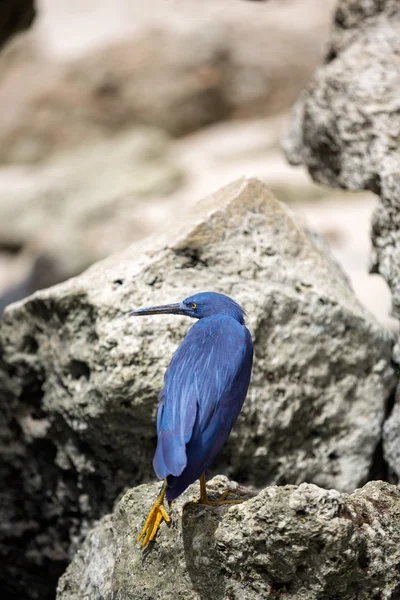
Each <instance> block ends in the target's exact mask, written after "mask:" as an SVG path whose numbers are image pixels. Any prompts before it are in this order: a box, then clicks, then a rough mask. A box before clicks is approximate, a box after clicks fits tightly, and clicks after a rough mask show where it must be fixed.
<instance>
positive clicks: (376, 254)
mask: <svg viewBox="0 0 400 600" xmlns="http://www.w3.org/2000/svg"><path fill="white" fill-rule="evenodd" d="M399 56H400V3H399V2H398V1H397V0H341V1H340V2H339V5H338V8H337V11H336V16H335V27H334V30H333V34H332V41H331V47H330V50H329V52H328V55H327V60H326V64H325V66H324V67H322V68H320V69H319V71H317V73H316V75H315V77H314V79H313V80H312V81H311V83H310V84H309V86H308V88H307V89H306V90H305V91H304V92H303V94H302V96H301V98H300V100H299V101H298V103H297V106H296V107H295V110H294V112H293V118H292V123H291V126H290V128H289V131H288V133H287V136H286V139H285V142H284V147H285V150H286V154H287V156H288V158H289V160H290V162H292V163H293V164H304V165H306V166H307V168H308V169H309V171H310V173H311V175H312V177H313V178H314V179H315V180H316V181H319V182H321V183H325V184H328V185H332V186H340V187H344V188H348V189H353V190H354V189H369V190H372V191H373V192H375V193H376V194H378V195H379V196H380V201H379V204H378V206H377V208H376V210H375V213H374V217H373V222H372V243H373V254H372V259H371V270H372V271H373V272H377V273H380V274H381V275H382V276H383V277H384V278H385V280H386V281H387V282H388V284H389V287H390V289H391V291H392V307H393V314H394V316H396V317H397V318H400V204H399V198H400V61H399ZM393 359H394V361H395V362H396V363H397V364H400V343H399V341H398V340H397V342H396V344H395V346H394V350H393ZM397 414H398V408H397V409H396V412H395V414H394V415H393V417H392V418H391V420H390V422H389V423H388V425H387V427H386V428H385V432H386V433H385V436H386V437H385V441H384V443H385V444H386V449H385V454H386V456H387V457H388V459H389V462H390V466H391V468H392V469H393V470H394V471H395V473H396V474H397V476H398V477H400V465H399V461H398V459H396V460H394V462H392V459H394V456H398V455H399V453H400V427H398V426H396V425H395V423H398V418H397V416H396V415H397ZM389 431H390V435H389V433H388V432H389ZM388 436H389V437H388ZM389 438H390V439H389ZM396 446H397V449H396Z"/></svg>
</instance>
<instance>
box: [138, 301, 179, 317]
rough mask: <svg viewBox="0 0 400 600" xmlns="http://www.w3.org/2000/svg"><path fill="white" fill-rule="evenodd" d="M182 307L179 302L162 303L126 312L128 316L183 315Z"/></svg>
mask: <svg viewBox="0 0 400 600" xmlns="http://www.w3.org/2000/svg"><path fill="white" fill-rule="evenodd" d="M184 314H185V312H184V309H183V308H182V306H181V305H180V304H162V305H161V306H149V307H148V308H138V309H137V310H131V311H129V312H128V316H129V317H142V316H146V315H184Z"/></svg>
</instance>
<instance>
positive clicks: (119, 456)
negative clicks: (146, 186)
mask: <svg viewBox="0 0 400 600" xmlns="http://www.w3.org/2000/svg"><path fill="white" fill-rule="evenodd" d="M166 229H167V230H168V229H170V231H169V233H168V234H167V235H165V236H162V237H161V238H153V239H149V240H146V241H144V242H142V243H140V244H137V245H133V246H131V247H130V248H128V249H127V250H126V251H124V252H122V253H120V254H117V255H115V256H113V257H111V258H109V259H106V260H105V261H103V262H101V263H98V264H96V265H94V266H93V267H92V268H90V269H89V270H88V271H86V273H84V274H82V275H81V276H79V277H77V278H75V279H71V280H69V281H67V282H65V283H63V284H61V285H59V286H56V287H54V288H51V289H49V290H45V291H41V292H38V293H36V294H34V295H33V296H31V297H30V298H29V299H27V300H26V301H24V302H21V303H19V304H14V305H12V306H10V307H8V308H6V310H5V312H4V316H3V319H2V321H1V324H0V342H1V344H2V345H3V350H4V352H3V354H4V357H3V359H4V362H5V366H6V369H7V373H9V374H12V382H13V391H12V393H11V392H9V394H8V397H6V398H5V399H4V404H5V407H8V406H9V405H10V404H11V403H12V405H13V407H14V409H13V415H9V414H8V413H7V412H6V413H5V417H4V423H5V431H7V432H9V438H10V439H11V440H17V441H18V443H19V444H20V445H21V446H22V448H23V453H24V454H23V456H24V460H23V461H19V460H17V458H16V456H15V453H14V450H12V448H13V446H12V445H11V449H10V453H9V456H8V457H7V460H8V461H9V463H11V465H12V467H13V468H14V472H15V478H14V479H15V481H17V480H20V479H21V480H22V481H25V480H26V479H27V478H28V479H29V481H28V483H27V484H26V487H24V485H25V484H24V485H23V486H22V488H21V486H20V485H16V483H12V481H13V480H11V483H10V484H9V486H8V488H7V490H6V492H5V491H2V490H0V495H1V494H2V493H7V494H8V496H9V497H10V498H11V500H12V501H13V502H14V504H15V506H14V505H13V506H14V508H12V509H10V510H9V511H8V512H6V515H5V517H4V518H3V517H2V519H3V520H6V521H7V522H8V523H12V524H13V526H15V530H17V529H18V527H23V526H25V524H26V520H27V516H28V515H31V514H32V512H33V513H34V514H35V515H36V517H35V519H36V520H35V519H34V520H33V522H34V523H35V526H36V527H37V530H38V536H39V534H40V543H41V544H42V546H44V547H45V548H46V552H48V553H49V554H51V553H54V548H58V554H57V556H58V557H61V559H62V560H66V556H67V552H68V551H69V547H70V544H71V543H72V544H73V545H74V544H75V541H76V540H77V539H78V538H79V535H80V534H81V530H82V529H83V530H85V528H86V527H87V525H88V524H90V523H91V522H92V521H93V520H94V519H96V518H98V517H101V516H102V515H103V514H104V513H105V512H107V511H109V510H110V509H111V506H112V504H113V502H114V500H115V498H116V496H117V494H118V493H119V492H120V491H121V490H122V489H123V488H124V487H125V486H131V485H133V484H137V483H141V482H144V481H146V480H148V479H150V478H153V477H154V474H153V471H152V466H151V459H152V455H153V452H154V448H155V437H156V436H155V410H156V406H157V402H158V400H157V397H158V393H159V390H160V388H161V385H162V377H163V373H164V371H165V369H166V367H167V365H168V362H169V360H170V358H171V356H172V353H173V352H174V350H175V349H176V347H177V345H178V344H179V343H180V341H181V340H182V338H183V336H184V334H185V333H186V332H187V330H188V328H189V327H190V325H191V324H192V322H191V321H190V320H188V319H186V318H182V317H174V316H170V317H165V318H162V317H153V318H146V319H140V320H139V319H136V320H132V319H129V318H128V317H127V315H126V313H127V311H128V310H129V309H131V308H134V307H138V306H143V305H149V304H158V303H161V302H166V301H172V302H174V301H178V300H180V299H182V298H184V297H186V296H187V295H189V294H191V293H193V292H195V291H201V290H215V291H222V292H225V293H227V294H230V295H232V296H233V297H234V298H236V299H237V300H238V301H239V302H240V303H241V304H242V305H243V306H244V307H245V308H246V309H247V311H248V319H247V322H248V326H249V328H250V330H251V332H252V334H253V337H254V342H255V363H254V371H253V378H252V384H251V388H250V391H249V394H248V398H247V400H246V402H245V406H244V410H243V414H242V416H241V418H240V419H239V421H238V423H237V425H236V426H235V428H234V431H233V432H232V435H231V438H230V440H229V442H228V444H227V445H226V447H225V449H224V451H223V452H222V454H221V456H220V457H218V460H217V461H216V464H215V465H214V472H223V473H226V474H228V475H231V476H233V477H235V478H237V480H239V481H240V482H241V483H243V482H250V483H252V484H254V485H257V486H261V485H265V484H270V483H282V484H284V483H301V482H302V481H305V480H307V481H310V482H312V483H317V484H318V485H321V486H326V487H336V488H337V489H339V490H347V491H351V490H353V489H354V488H355V487H356V486H357V485H360V484H361V483H363V482H364V481H366V479H367V478H368V473H369V471H370V469H371V466H372V462H373V456H374V452H375V449H376V447H377V445H378V443H379V440H380V437H381V426H382V422H383V419H384V413H385V404H386V400H387V398H388V396H389V395H390V394H391V391H392V389H393V386H394V383H395V380H394V372H393V368H392V366H391V362H390V356H391V340H390V338H389V337H388V336H387V334H386V333H385V332H384V331H383V330H382V328H381V327H380V326H379V325H378V324H377V322H376V321H375V320H374V319H373V317H372V316H371V315H370V314H369V313H368V312H367V311H366V309H364V308H363V307H362V306H361V305H360V303H359V302H358V301H357V299H356V298H355V296H354V294H353V292H352V290H351V289H350V287H349V285H348V283H347V280H346V279H345V277H344V276H343V275H342V274H341V273H340V270H339V267H338V266H337V265H336V264H335V263H334V261H333V259H332V258H331V257H330V255H329V254H327V250H326V248H325V247H324V245H323V244H322V243H321V241H320V240H319V239H318V238H316V237H315V236H314V235H311V234H309V233H308V231H307V230H306V229H305V228H304V227H303V225H302V224H301V223H300V222H299V221H297V220H296V219H295V218H294V217H293V215H292V214H291V212H290V211H289V210H288V208H287V207H285V206H284V205H283V204H281V203H280V202H278V201H277V200H276V199H275V198H274V197H272V196H271V194H270V193H269V192H268V190H267V189H266V187H265V185H264V184H262V183H261V182H259V181H257V180H253V179H249V180H247V179H242V180H239V181H237V182H234V183H232V184H231V185H230V186H228V187H226V188H224V189H222V190H220V191H219V192H218V193H216V194H214V195H213V196H211V197H210V198H208V199H206V200H205V201H203V202H202V203H199V205H198V206H197V207H196V209H195V210H193V211H192V213H191V215H190V216H189V217H188V220H186V221H185V222H183V223H181V224H179V223H176V222H175V223H173V224H171V226H170V227H168V225H166ZM7 410H8V408H7ZM32 482H34V484H35V486H36V487H35V494H32V493H31V491H30V490H31V488H30V487H29V486H30V485H31V484H32ZM28 484H29V485H28ZM25 493H27V494H29V498H30V499H29V503H30V509H29V510H26V511H25V512H22V513H21V512H19V511H18V510H17V509H16V508H15V507H17V506H18V502H19V498H21V497H24V494H25ZM0 500H1V496H0ZM32 504H33V508H32V506H31V505H32ZM35 511H36V512H35ZM55 523H57V525H56V527H55V525H54V524H55ZM61 533H62V536H61ZM35 535H36V534H35V533H32V540H33V541H32V543H33V542H34V541H35V540H36V541H37V538H36V537H35ZM60 537H62V539H60ZM0 544H1V540H0ZM0 548H1V545H0Z"/></svg>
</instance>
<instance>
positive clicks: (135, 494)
mask: <svg viewBox="0 0 400 600" xmlns="http://www.w3.org/2000/svg"><path fill="white" fill-rule="evenodd" d="M224 479H225V478H222V477H218V478H215V479H214V480H213V481H212V482H210V483H211V485H210V484H209V486H210V489H211V490H212V491H213V492H214V493H215V492H217V491H221V490H222V489H223V487H224V486H226V484H227V483H229V482H228V481H224ZM230 486H231V489H233V490H235V485H234V484H232V483H230ZM157 489H158V487H157V485H156V484H152V485H144V486H140V487H138V488H135V489H132V490H130V491H128V492H127V493H126V494H125V496H124V497H123V498H122V499H121V501H120V502H119V503H118V505H117V506H116V508H115V510H114V512H113V513H112V514H111V515H107V516H106V517H104V518H103V519H102V520H101V521H100V522H99V523H98V525H96V527H95V528H94V529H93V530H92V531H91V532H90V533H89V535H88V537H87V538H86V540H85V542H84V543H83V545H82V547H81V549H80V550H79V551H78V553H77V554H76V556H75V557H74V559H73V561H72V562H71V564H70V566H69V567H68V569H67V571H66V573H65V574H64V575H63V577H62V578H61V579H60V582H59V585H58V593H57V600H81V599H82V598H85V599H86V600H155V599H156V598H160V599H161V598H162V599H163V600H176V599H180V598H182V599H183V598H185V599H189V598H193V599H198V600H209V599H210V598H214V599H215V600H259V599H260V598H264V599H266V600H273V599H276V598H282V599H287V600H289V599H290V600H328V599H329V600H339V599H340V600H354V599H355V598H357V599H358V600H371V599H372V598H380V599H382V600H389V599H393V600H394V599H395V598H397V597H398V594H399V591H400V584H399V569H400V490H399V488H397V487H395V486H391V485H389V484H387V483H383V482H381V481H376V482H371V483H368V484H367V485H366V486H365V487H363V488H362V489H360V490H357V491H355V492H354V493H353V494H351V495H347V494H340V493H339V492H337V491H335V490H324V489H321V488H319V487H317V486H315V485H312V484H307V483H303V484H301V485H300V486H298V487H296V486H289V485H288V486H284V487H276V486H273V487H268V488H266V489H264V490H262V491H261V492H260V493H259V494H258V495H256V496H255V497H250V498H249V499H248V500H246V501H245V502H243V503H242V504H239V505H233V506H230V507H226V506H225V507H218V508H213V507H205V506H202V505H198V504H194V503H187V502H188V501H189V500H190V499H191V498H193V497H195V496H196V495H198V487H197V486H192V487H191V488H190V489H189V491H188V492H187V493H186V494H185V496H184V497H181V498H180V499H178V500H177V501H176V502H174V503H173V508H172V517H173V525H172V526H171V527H169V528H168V527H167V526H166V525H165V524H163V525H162V527H161V529H160V531H159V532H158V535H157V538H156V541H155V542H154V543H153V544H152V546H151V547H150V548H149V549H148V550H146V551H145V552H143V551H142V550H141V549H140V547H139V545H138V544H137V542H136V536H137V534H138V532H139V531H140V528H141V525H142V522H143V519H144V518H145V515H146V511H147V510H148V509H149V508H150V506H151V504H152V502H153V500H154V496H155V495H156V493H157ZM240 492H241V495H242V494H243V495H244V494H245V491H244V490H240ZM234 493H235V492H234ZM232 497H234V496H232ZM242 497H243V496H242ZM244 497H246V496H244ZM247 497H249V496H247ZM182 513H183V514H182Z"/></svg>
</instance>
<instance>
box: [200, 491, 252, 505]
mask: <svg viewBox="0 0 400 600" xmlns="http://www.w3.org/2000/svg"><path fill="white" fill-rule="evenodd" d="M231 493H232V492H231V490H225V492H224V493H223V494H221V496H220V497H219V498H218V500H208V498H200V499H199V500H197V502H198V503H199V504H205V505H206V506H221V504H241V503H242V502H244V499H243V500H226V497H227V496H229V494H231Z"/></svg>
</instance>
